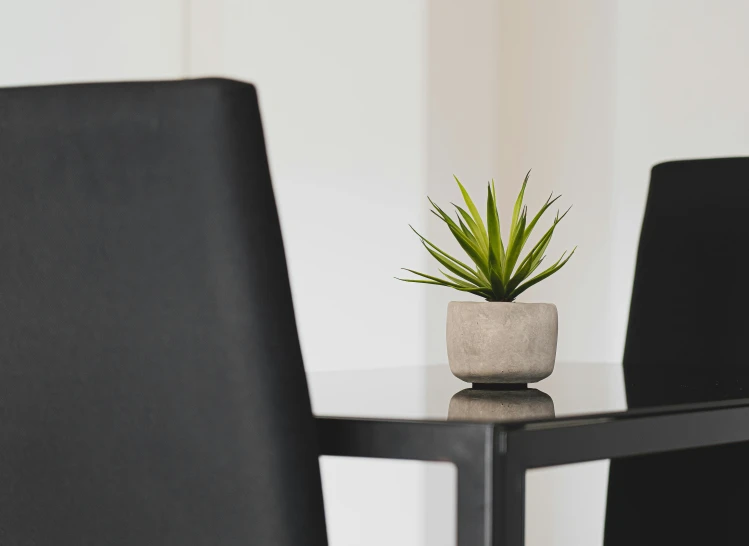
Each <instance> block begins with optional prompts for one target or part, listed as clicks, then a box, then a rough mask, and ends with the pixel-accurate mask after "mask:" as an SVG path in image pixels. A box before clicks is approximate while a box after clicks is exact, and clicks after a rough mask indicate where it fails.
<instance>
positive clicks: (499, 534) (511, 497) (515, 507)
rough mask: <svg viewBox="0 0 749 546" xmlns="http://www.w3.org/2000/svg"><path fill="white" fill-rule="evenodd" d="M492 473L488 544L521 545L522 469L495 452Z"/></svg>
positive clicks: (523, 533) (522, 511) (523, 487)
mask: <svg viewBox="0 0 749 546" xmlns="http://www.w3.org/2000/svg"><path fill="white" fill-rule="evenodd" d="M493 467H494V473H493V476H492V489H493V501H494V502H493V516H494V517H493V533H492V534H493V541H492V546H523V545H524V544H525V468H524V467H522V466H520V465H517V464H515V463H514V462H513V461H512V459H510V458H509V457H508V456H507V455H506V454H503V453H501V452H500V453H495V457H494V461H493Z"/></svg>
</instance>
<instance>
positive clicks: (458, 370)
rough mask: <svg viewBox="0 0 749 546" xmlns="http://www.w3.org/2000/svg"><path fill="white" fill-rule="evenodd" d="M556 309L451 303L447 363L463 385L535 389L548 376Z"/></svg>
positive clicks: (551, 365)
mask: <svg viewBox="0 0 749 546" xmlns="http://www.w3.org/2000/svg"><path fill="white" fill-rule="evenodd" d="M557 325H558V320H557V308H556V306H555V305H552V304H550V303H500V302H464V301H451V302H450V303H449V304H448V306H447V357H448V360H449V362H450V370H452V372H453V374H454V375H455V376H456V377H458V378H460V379H462V380H463V381H467V382H468V383H535V382H536V381H541V380H542V379H544V378H546V377H549V376H550V375H551V372H552V371H554V360H555V358H556V353H557V327H558V326H557Z"/></svg>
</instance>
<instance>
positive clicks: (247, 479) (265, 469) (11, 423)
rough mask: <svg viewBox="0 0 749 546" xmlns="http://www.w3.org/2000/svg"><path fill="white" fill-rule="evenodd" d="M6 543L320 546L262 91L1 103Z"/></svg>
mask: <svg viewBox="0 0 749 546" xmlns="http://www.w3.org/2000/svg"><path fill="white" fill-rule="evenodd" d="M0 255H1V256H2V272H1V273H0V544H3V545H6V544H7V545H19V546H26V545H35V546H47V545H49V546H86V545H91V546H93V545H96V546H104V545H127V546H147V545H160V546H164V545H174V546H177V545H178V546H190V545H201V546H204V545H208V544H210V545H216V546H223V545H226V546H229V545H232V546H233V545H239V544H242V545H259V546H265V545H268V546H323V545H324V544H326V532H325V522H324V514H323V503H322V493H321V487H320V474H319V466H318V450H317V443H316V442H317V440H316V435H315V429H314V422H313V417H312V414H311V410H310V401H309V396H308V392H307V385H306V380H305V375H304V371H303V367H302V358H301V354H300V349H299V344H298V340H297V332H296V326H295V322H294V312H293V308H292V301H291V295H290V291H289V284H288V278H287V271H286V263H285V259H284V251H283V244H282V240H281V233H280V229H279V223H278V218H277V215H276V207H275V203H274V198H273V191H272V188H271V181H270V177H269V173H268V164H267V160H266V156H265V147H264V143H263V133H262V128H261V124H260V114H259V111H258V104H257V99H256V96H255V90H254V88H253V87H252V86H251V85H247V84H241V83H237V82H232V81H227V80H218V79H211V80H196V81H182V82H161V83H156V82H151V83H116V84H91V85H65V86H50V87H36V88H15V89H2V90H0Z"/></svg>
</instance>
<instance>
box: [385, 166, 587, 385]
mask: <svg viewBox="0 0 749 546" xmlns="http://www.w3.org/2000/svg"><path fill="white" fill-rule="evenodd" d="M529 176H530V171H528V174H527V175H526V177H525V180H524V181H523V186H522V188H521V189H520V194H519V195H518V197H517V200H516V201H515V207H514V209H513V213H512V221H511V222H510V225H509V235H508V236H507V239H506V243H505V241H504V240H503V239H502V230H501V226H500V221H499V212H498V210H497V196H496V191H495V189H494V181H493V180H492V182H491V183H490V184H489V185H488V189H487V193H488V196H487V201H486V222H484V219H483V218H482V217H481V214H479V211H478V208H477V207H476V205H475V204H474V202H473V200H472V199H471V197H470V195H469V194H468V192H467V191H466V189H465V187H463V184H461V182H460V180H458V178H457V177H455V181H456V182H457V183H458V187H459V188H460V191H461V193H462V194H463V200H464V201H465V204H466V207H467V208H468V210H465V209H464V208H462V207H460V206H458V205H453V206H454V207H455V213H456V219H453V218H452V217H451V216H450V215H449V214H447V213H446V212H445V211H443V210H442V209H441V208H440V207H439V206H438V205H437V204H435V203H434V201H432V200H431V199H430V200H429V202H430V203H431V205H432V207H433V210H432V212H433V213H434V214H435V215H436V216H437V217H438V218H439V219H440V220H442V221H443V222H444V223H445V225H447V227H448V229H449V230H450V232H451V233H452V234H453V236H454V237H455V239H456V240H457V241H458V244H459V245H460V247H461V248H462V249H463V250H464V251H465V253H466V254H467V255H468V258H469V259H470V261H471V262H473V265H468V264H466V263H464V262H462V261H460V260H458V259H457V258H454V257H453V256H451V255H450V254H448V253H447V252H445V251H444V250H442V249H440V248H439V247H437V246H436V245H434V244H433V243H431V242H430V241H428V240H427V239H426V238H424V237H423V236H422V235H421V234H419V233H418V232H417V231H416V230H415V229H414V232H415V233H416V235H418V237H419V239H420V240H421V243H422V244H423V245H424V248H426V249H427V251H428V252H429V254H431V255H432V256H433V257H434V259H435V260H437V262H439V264H440V265H441V266H442V267H443V268H444V270H443V269H440V273H441V274H442V275H443V277H435V276H432V275H427V274H426V273H420V272H418V271H413V270H411V269H406V271H408V272H410V273H413V274H414V275H417V276H418V277H421V278H420V279H399V280H403V281H406V282H416V283H425V284H435V285H438V286H446V287H448V288H453V289H455V290H458V291H460V292H469V293H471V294H475V295H477V296H480V297H482V298H484V299H486V302H467V301H453V302H450V303H449V304H448V308H447V355H448V360H449V362H450V369H451V370H452V372H453V374H455V375H456V376H457V377H459V378H460V379H462V380H464V381H467V382H469V383H473V384H474V385H482V384H495V385H496V384H498V383H499V384H508V385H512V384H515V385H517V384H521V385H522V384H527V383H533V382H536V381H540V380H541V379H544V378H545V377H548V376H549V375H551V372H552V371H553V370H554V360H555V358H556V348H557V324H558V322H557V321H558V319H557V308H556V306H555V305H553V304H551V303H516V302H515V299H516V298H517V297H518V296H519V295H520V294H522V293H523V292H525V291H526V290H528V289H529V288H530V287H532V286H534V285H535V284H537V283H539V282H541V281H542V280H544V279H546V278H548V277H550V276H551V275H553V274H554V273H556V272H557V271H559V270H560V269H561V268H562V267H563V266H564V265H565V264H566V263H567V261H568V260H569V259H570V258H571V257H572V255H573V254H574V253H575V250H574V249H573V251H572V252H571V253H570V254H569V255H567V252H565V253H564V254H562V256H561V257H560V258H559V259H558V260H557V261H556V262H555V263H554V264H552V265H551V266H550V267H548V268H546V269H544V270H542V271H541V272H540V273H536V271H537V270H538V268H539V266H540V265H541V263H542V262H543V261H544V258H545V252H546V249H547V248H548V246H549V243H550V242H551V238H552V235H553V234H554V230H555V229H556V227H557V224H559V222H561V221H562V218H564V217H565V215H566V214H567V212H569V209H567V212H565V213H564V214H562V215H561V216H560V215H559V212H557V215H556V217H555V219H554V222H553V223H552V225H551V227H550V228H549V229H548V230H547V231H546V232H545V233H544V234H543V235H542V236H541V237H540V238H539V239H538V241H536V243H535V244H534V245H533V246H532V248H531V250H530V251H529V252H528V253H527V254H525V256H524V257H522V258H521V256H522V255H523V249H524V248H525V247H526V244H527V243H528V240H529V238H530V236H531V233H532V232H533V230H534V228H535V227H536V224H537V223H538V221H539V220H540V219H541V216H543V214H544V213H545V212H546V211H547V210H548V209H549V207H551V205H552V204H554V203H555V202H556V200H557V199H559V197H560V196H557V197H554V198H552V197H553V196H549V199H547V200H546V203H545V204H544V205H543V206H542V207H541V210H539V211H538V213H537V214H536V215H535V216H533V218H531V219H530V220H529V219H528V208H527V207H525V206H523V196H524V194H525V187H526V185H527V184H528V178H529ZM411 229H413V227H411Z"/></svg>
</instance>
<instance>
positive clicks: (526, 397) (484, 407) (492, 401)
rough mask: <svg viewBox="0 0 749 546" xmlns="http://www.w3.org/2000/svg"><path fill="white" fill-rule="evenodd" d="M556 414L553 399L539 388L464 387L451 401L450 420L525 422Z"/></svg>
mask: <svg viewBox="0 0 749 546" xmlns="http://www.w3.org/2000/svg"><path fill="white" fill-rule="evenodd" d="M553 417H554V401H553V400H552V399H551V396H549V395H548V394H546V393H545V392H541V391H539V390H536V389H522V390H514V391H495V390H479V389H465V390H462V391H460V392H459V393H456V394H455V395H454V396H453V397H452V399H451V400H450V408H449V410H448V413H447V420H448V421H495V422H497V421H522V420H526V419H550V418H553Z"/></svg>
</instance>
